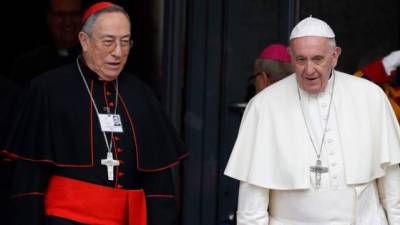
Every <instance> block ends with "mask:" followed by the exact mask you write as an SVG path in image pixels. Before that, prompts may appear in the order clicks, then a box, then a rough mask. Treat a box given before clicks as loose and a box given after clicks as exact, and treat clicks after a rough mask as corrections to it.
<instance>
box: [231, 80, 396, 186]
mask: <svg viewBox="0 0 400 225" xmlns="http://www.w3.org/2000/svg"><path fill="white" fill-rule="evenodd" d="M335 73H336V84H335V91H334V96H333V106H334V110H336V121H337V123H338V129H339V135H340V143H341V147H342V151H343V157H344V167H345V177H346V181H347V183H348V184H362V183H367V182H369V181H371V180H373V179H375V178H378V177H381V176H383V175H384V174H385V167H387V166H389V165H393V164H398V163H399V162H400V130H399V126H398V122H397V120H396V117H395V116H394V113H393V110H392V108H391V106H390V104H389V102H388V100H387V98H386V96H385V94H384V92H383V91H382V90H381V88H379V87H378V86H377V85H375V84H373V83H372V82H370V81H367V80H365V79H361V78H358V77H355V76H351V75H348V74H344V73H341V72H335ZM297 88H298V87H297V82H296V77H295V75H294V74H292V75H291V76H289V77H287V78H285V79H283V80H281V81H280V82H277V83H276V84H274V85H272V86H270V87H268V88H266V89H265V90H264V91H262V92H261V93H259V94H258V95H256V96H255V97H254V98H253V99H252V100H251V101H250V103H249V104H248V106H247V108H246V110H245V113H244V115H243V119H242V122H241V125H240V130H239V134H238V137H237V140H236V143H235V146H234V148H233V151H232V154H231V156H230V159H229V162H228V165H227V167H226V169H225V175H227V176H230V177H232V178H235V179H238V180H241V181H244V182H248V183H250V184H254V185H258V186H261V187H265V188H270V189H280V190H290V189H307V188H310V179H309V174H310V171H309V170H310V169H309V166H310V165H309V160H308V159H309V157H308V153H309V152H311V151H310V149H312V148H313V147H312V144H311V142H310V139H309V137H308V136H307V128H306V125H305V124H304V119H303V117H302V112H301V108H300V102H299V97H298V92H297Z"/></svg>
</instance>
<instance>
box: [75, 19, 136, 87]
mask: <svg viewBox="0 0 400 225" xmlns="http://www.w3.org/2000/svg"><path fill="white" fill-rule="evenodd" d="M79 39H80V42H81V45H82V51H83V57H84V59H85V61H86V64H87V65H88V66H89V68H90V69H92V70H93V71H94V72H96V73H97V74H98V75H99V77H100V79H101V80H106V81H111V80H115V79H116V78H117V77H118V75H119V74H120V73H121V71H122V69H123V68H124V66H125V63H126V60H127V58H128V54H129V50H130V40H131V33H130V22H129V20H128V18H127V17H126V16H125V15H124V14H123V13H121V12H112V13H103V14H101V15H100V16H99V17H98V18H97V19H96V21H95V23H94V24H93V27H92V32H91V34H90V35H88V34H86V33H84V32H81V33H79Z"/></svg>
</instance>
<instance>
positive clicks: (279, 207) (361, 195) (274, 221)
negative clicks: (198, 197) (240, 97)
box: [225, 17, 400, 225]
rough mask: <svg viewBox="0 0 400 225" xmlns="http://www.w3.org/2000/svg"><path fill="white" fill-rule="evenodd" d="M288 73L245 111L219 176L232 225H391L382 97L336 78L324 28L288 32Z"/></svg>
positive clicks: (399, 144)
mask: <svg viewBox="0 0 400 225" xmlns="http://www.w3.org/2000/svg"><path fill="white" fill-rule="evenodd" d="M289 52H290V54H291V57H292V66H293V69H294V71H295V73H294V74H292V75H290V76H289V77H287V78H285V79H283V80H281V81H279V82H277V83H275V84H273V85H271V86H269V87H268V88H266V89H264V90H263V91H261V92H260V93H259V94H257V95H256V96H255V97H254V98H253V99H252V100H251V101H250V102H249V104H248V106H247V108H246V111H245V113H244V115H243V119H242V123H241V126H240V130H239V134H238V137H237V140H236V143H235V146H234V149H233V151H232V154H231V156H230V159H229V162H228V165H227V167H226V169H225V174H226V175H227V176H230V177H232V178H234V179H237V180H239V181H240V187H239V201H238V210H237V224H238V225H268V224H269V225H350V224H351V225H355V224H357V225H389V224H390V225H399V224H400V168H399V162H400V129H399V125H398V122H397V120H396V118H395V116H394V113H393V110H392V108H391V106H390V104H389V101H388V100H387V98H386V96H385V94H384V92H383V91H382V90H381V89H380V88H379V87H378V86H376V85H375V84H373V83H371V82H370V81H367V80H365V79H361V78H358V77H355V76H352V75H349V74H345V73H342V72H339V71H335V69H334V68H335V66H336V64H337V61H338V58H339V56H340V53H341V49H340V48H339V47H336V42H335V34H334V32H333V31H332V29H331V28H330V27H329V25H328V24H326V23H325V22H324V21H322V20H319V19H316V18H313V17H309V18H306V19H304V20H302V21H301V22H299V23H298V24H297V25H296V26H295V27H294V29H293V30H292V32H291V35H290V45H289Z"/></svg>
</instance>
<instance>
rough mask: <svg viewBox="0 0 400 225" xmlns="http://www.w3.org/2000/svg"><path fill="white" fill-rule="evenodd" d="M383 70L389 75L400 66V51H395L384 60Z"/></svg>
mask: <svg viewBox="0 0 400 225" xmlns="http://www.w3.org/2000/svg"><path fill="white" fill-rule="evenodd" d="M382 64H383V68H385V72H386V74H387V75H390V73H391V72H392V71H393V70H395V69H396V68H397V67H399V66H400V50H397V51H393V52H391V53H390V54H389V55H387V56H385V57H383V59H382Z"/></svg>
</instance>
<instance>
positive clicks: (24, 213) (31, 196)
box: [11, 160, 51, 225]
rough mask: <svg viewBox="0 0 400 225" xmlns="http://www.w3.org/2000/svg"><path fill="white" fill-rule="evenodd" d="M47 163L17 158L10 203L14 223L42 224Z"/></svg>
mask: <svg viewBox="0 0 400 225" xmlns="http://www.w3.org/2000/svg"><path fill="white" fill-rule="evenodd" d="M50 171H51V167H50V165H47V164H41V163H34V162H29V161H24V160H17V161H16V165H15V174H14V183H13V190H12V192H13V194H12V197H11V199H12V205H13V219H14V224H15V225H27V224H29V225H43V224H45V223H44V215H45V214H44V201H43V200H44V193H45V191H46V187H47V183H48V180H49V177H50Z"/></svg>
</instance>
